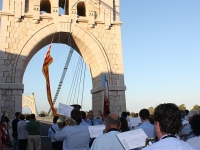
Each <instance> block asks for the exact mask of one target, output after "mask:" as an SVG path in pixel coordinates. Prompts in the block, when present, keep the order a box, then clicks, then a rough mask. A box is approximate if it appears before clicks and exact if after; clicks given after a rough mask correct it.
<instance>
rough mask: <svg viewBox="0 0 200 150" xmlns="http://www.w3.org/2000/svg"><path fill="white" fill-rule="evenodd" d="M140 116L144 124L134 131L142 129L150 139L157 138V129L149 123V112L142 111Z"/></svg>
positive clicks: (146, 110)
mask: <svg viewBox="0 0 200 150" xmlns="http://www.w3.org/2000/svg"><path fill="white" fill-rule="evenodd" d="M139 116H140V119H141V121H142V124H140V125H139V126H137V127H135V128H134V129H142V130H143V131H144V132H145V133H146V135H147V136H148V137H149V138H155V137H156V133H155V127H154V125H153V124H151V123H150V121H149V117H150V113H149V110H148V109H142V110H140V112H139Z"/></svg>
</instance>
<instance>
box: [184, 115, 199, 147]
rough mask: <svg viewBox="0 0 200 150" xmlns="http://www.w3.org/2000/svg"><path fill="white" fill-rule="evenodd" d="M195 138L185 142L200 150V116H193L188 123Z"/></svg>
mask: <svg viewBox="0 0 200 150" xmlns="http://www.w3.org/2000/svg"><path fill="white" fill-rule="evenodd" d="M190 124H191V127H192V130H193V132H194V135H195V137H193V138H190V139H189V140H187V141H186V142H187V143H189V144H191V145H192V146H194V147H196V148H197V149H199V150H200V115H194V116H193V117H192V118H191V121H190Z"/></svg>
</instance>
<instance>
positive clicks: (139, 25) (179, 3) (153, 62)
mask: <svg viewBox="0 0 200 150" xmlns="http://www.w3.org/2000/svg"><path fill="white" fill-rule="evenodd" d="M1 1H2V0H0V2H1ZM121 21H122V22H123V25H122V28H121V30H122V44H123V58H124V72H125V85H126V87H127V90H126V104H127V110H129V111H131V112H138V111H139V110H140V109H142V108H148V107H150V106H153V107H155V106H156V105H158V104H160V103H164V102H174V103H176V104H177V105H180V104H182V103H184V104H186V107H187V109H191V108H192V107H193V105H195V104H200V103H199V101H200V58H199V57H200V1H199V0H192V1H191V0H176V1H174V0H162V1H161V0H151V1H149V0H121ZM47 49H48V46H46V47H44V48H43V49H41V50H40V51H39V52H38V53H37V54H36V55H35V56H34V57H33V58H32V60H31V61H30V63H29V64H28V67H27V69H26V72H25V75H24V80H23V83H24V85H25V90H24V93H32V92H34V93H35V95H36V101H37V102H36V103H37V108H38V111H39V112H40V111H41V110H45V111H47V110H48V109H49V104H48V102H47V98H46V87H45V79H44V77H43V74H42V71H41V69H42V64H43V60H44V57H45V53H46V51H47ZM68 52H69V47H68V46H65V45H61V44H59V45H56V44H54V45H53V47H52V50H51V54H52V57H53V58H54V62H53V63H52V64H51V66H50V79H51V87H52V97H54V94H55V92H56V89H57V85H58V82H59V80H60V77H61V74H62V70H63V66H64V64H65V60H66V57H67V55H68ZM77 60H78V55H77V54H75V55H73V57H72V61H71V64H70V67H69V70H68V72H67V74H66V78H65V80H64V85H63V87H62V90H61V92H60V95H59V97H58V100H57V103H56V105H57V104H58V102H61V103H66V100H67V96H68V93H69V88H70V86H71V80H72V76H73V72H74V68H75V66H76V64H77ZM91 88H92V83H91V77H90V74H89V71H88V69H86V81H85V89H84V91H85V92H84V100H83V110H89V109H91V98H92V96H91V94H90V89H91ZM81 91H82V90H81ZM76 100H77V98H75V101H76ZM80 101H81V100H80V95H79V100H78V103H80ZM23 111H24V112H25V111H30V109H29V108H26V107H25V108H23Z"/></svg>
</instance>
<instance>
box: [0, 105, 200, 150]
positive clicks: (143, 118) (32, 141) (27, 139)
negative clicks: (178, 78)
mask: <svg viewBox="0 0 200 150" xmlns="http://www.w3.org/2000/svg"><path fill="white" fill-rule="evenodd" d="M99 115H100V116H99V117H97V118H95V117H94V112H93V111H92V110H91V111H89V112H88V115H86V113H85V112H84V111H80V108H79V109H73V110H72V111H71V118H67V119H66V118H65V119H64V118H62V117H60V118H59V117H58V116H54V118H53V124H52V126H51V127H50V128H49V130H48V137H49V138H50V140H51V143H52V149H53V150H124V147H123V146H122V144H121V142H120V141H119V139H118V138H117V136H116V135H117V134H119V133H122V132H128V131H130V130H137V129H142V130H143V131H144V133H145V134H146V135H147V137H148V138H147V140H146V141H148V140H149V139H150V140H149V141H151V142H148V143H147V142H146V141H144V143H145V144H146V145H145V146H143V147H138V148H135V149H134V150H140V149H144V150H169V149H170V150H200V114H199V112H197V111H195V110H191V111H187V110H186V111H183V110H179V108H178V107H177V105H175V104H172V103H164V104H160V105H158V106H157V107H156V108H155V111H154V115H153V116H151V115H150V113H149V111H148V109H142V110H140V112H139V114H137V113H136V114H135V115H134V119H136V120H137V119H138V124H137V125H135V126H133V125H132V123H131V119H132V118H131V117H130V113H129V112H122V113H121V116H118V115H117V114H114V113H110V112H106V115H105V116H104V115H103V113H102V112H101V111H99ZM5 116H6V115H5V112H4V113H3V116H2V118H3V119H1V128H0V129H1V130H0V135H1V143H5V141H6V142H7V145H9V144H11V143H10V139H9V133H8V129H7V128H8V126H5V125H8V123H9V119H8V118H7V119H6V117H5ZM15 117H16V119H14V120H13V121H12V137H13V145H11V146H13V150H17V149H18V150H26V149H29V150H33V149H34V147H35V149H36V150H40V149H41V136H40V123H39V122H38V121H36V118H35V115H34V114H31V115H30V116H26V119H25V116H24V115H23V114H21V113H19V112H16V113H15ZM6 120H7V122H6ZM63 122H64V124H63ZM59 123H62V124H59ZM97 125H105V130H104V131H103V134H102V135H100V136H98V137H96V138H91V137H90V133H89V130H88V126H97ZM5 131H7V132H5ZM6 133H7V134H6ZM7 137H8V138H7ZM3 140H4V141H3ZM132 142H134V141H132ZM0 150H1V149H0Z"/></svg>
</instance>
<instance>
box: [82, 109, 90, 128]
mask: <svg viewBox="0 0 200 150" xmlns="http://www.w3.org/2000/svg"><path fill="white" fill-rule="evenodd" d="M81 118H82V122H81V124H82V125H89V124H88V123H87V122H85V121H86V113H85V112H84V111H81Z"/></svg>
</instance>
